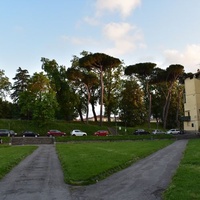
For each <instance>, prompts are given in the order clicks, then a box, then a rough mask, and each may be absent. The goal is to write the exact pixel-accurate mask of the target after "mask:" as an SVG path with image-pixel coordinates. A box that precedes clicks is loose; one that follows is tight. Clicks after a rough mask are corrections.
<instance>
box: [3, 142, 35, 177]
mask: <svg viewBox="0 0 200 200" xmlns="http://www.w3.org/2000/svg"><path fill="white" fill-rule="evenodd" d="M36 148H37V147H36V146H8V145H3V144H2V145H0V179H2V178H3V177H4V176H5V175H6V174H7V173H8V172H9V171H10V170H11V169H12V168H13V167H14V166H16V165H17V164H18V163H19V162H20V161H21V160H23V159H24V158H25V157H26V156H28V155H29V154H31V153H32V152H33V151H34V150H35V149H36Z"/></svg>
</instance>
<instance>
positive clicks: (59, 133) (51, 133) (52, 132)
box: [47, 130, 66, 137]
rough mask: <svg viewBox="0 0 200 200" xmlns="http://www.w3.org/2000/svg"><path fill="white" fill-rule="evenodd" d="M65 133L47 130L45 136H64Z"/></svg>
mask: <svg viewBox="0 0 200 200" xmlns="http://www.w3.org/2000/svg"><path fill="white" fill-rule="evenodd" d="M65 135H66V133H64V132H62V131H59V130H49V131H48V132H47V136H50V137H52V136H65Z"/></svg>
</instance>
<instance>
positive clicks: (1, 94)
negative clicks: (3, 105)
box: [0, 69, 11, 99]
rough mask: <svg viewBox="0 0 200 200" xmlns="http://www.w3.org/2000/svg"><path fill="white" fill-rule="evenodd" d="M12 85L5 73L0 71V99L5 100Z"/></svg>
mask: <svg viewBox="0 0 200 200" xmlns="http://www.w3.org/2000/svg"><path fill="white" fill-rule="evenodd" d="M10 87H11V83H10V81H9V78H8V77H7V76H6V75H5V71H4V70H1V69H0V98H1V99H5V98H6V96H7V94H8V93H9V91H10Z"/></svg>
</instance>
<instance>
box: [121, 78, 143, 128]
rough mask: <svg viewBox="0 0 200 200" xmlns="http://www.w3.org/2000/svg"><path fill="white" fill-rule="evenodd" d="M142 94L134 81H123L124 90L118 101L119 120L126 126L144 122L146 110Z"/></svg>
mask: <svg viewBox="0 0 200 200" xmlns="http://www.w3.org/2000/svg"><path fill="white" fill-rule="evenodd" d="M142 98H143V92H142V90H141V89H140V86H139V85H138V84H137V82H136V80H134V79H131V80H126V81H124V90H123V91H122V92H121V99H120V112H121V113H120V119H121V120H122V121H124V122H126V123H127V126H135V125H137V124H143V123H144V122H145V120H146V114H147V113H146V109H145V106H144V102H143V99H142Z"/></svg>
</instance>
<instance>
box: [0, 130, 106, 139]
mask: <svg viewBox="0 0 200 200" xmlns="http://www.w3.org/2000/svg"><path fill="white" fill-rule="evenodd" d="M108 134H109V133H108V131H106V130H99V131H97V132H95V133H94V136H107V135H108ZM17 135H18V134H17V133H15V132H14V131H13V130H8V129H0V136H7V137H13V136H17ZM66 135H67V134H66V133H65V132H62V131H59V130H56V129H54V130H49V131H48V132H47V136H48V137H56V136H66ZM70 135H71V136H87V133H86V132H83V131H81V130H78V129H75V130H73V131H71V132H70ZM18 136H22V137H39V136H40V135H39V134H38V133H36V132H33V131H24V132H22V134H20V135H18Z"/></svg>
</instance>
